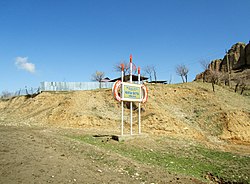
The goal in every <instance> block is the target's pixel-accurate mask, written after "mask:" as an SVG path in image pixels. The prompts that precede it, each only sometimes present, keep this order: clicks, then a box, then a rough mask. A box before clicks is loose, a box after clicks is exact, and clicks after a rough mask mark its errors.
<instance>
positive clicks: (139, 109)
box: [138, 67, 141, 134]
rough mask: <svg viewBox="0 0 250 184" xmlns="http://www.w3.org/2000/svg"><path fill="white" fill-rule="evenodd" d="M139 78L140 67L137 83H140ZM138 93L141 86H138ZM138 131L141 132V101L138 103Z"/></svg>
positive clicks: (139, 73)
mask: <svg viewBox="0 0 250 184" xmlns="http://www.w3.org/2000/svg"><path fill="white" fill-rule="evenodd" d="M140 80H141V69H140V67H138V84H139V85H140V83H141V82H140ZM140 95H141V88H140ZM138 133H139V134H141V102H139V105H138Z"/></svg>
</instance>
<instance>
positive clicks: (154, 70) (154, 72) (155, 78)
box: [152, 66, 157, 81]
mask: <svg viewBox="0 0 250 184" xmlns="http://www.w3.org/2000/svg"><path fill="white" fill-rule="evenodd" d="M152 70H153V75H154V80H155V81H157V77H156V74H157V73H156V67H155V66H152Z"/></svg>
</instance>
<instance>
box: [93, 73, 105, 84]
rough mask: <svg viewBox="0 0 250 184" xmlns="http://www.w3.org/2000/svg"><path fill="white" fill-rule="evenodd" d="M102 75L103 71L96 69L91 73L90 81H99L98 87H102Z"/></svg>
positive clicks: (103, 74)
mask: <svg viewBox="0 0 250 184" xmlns="http://www.w3.org/2000/svg"><path fill="white" fill-rule="evenodd" d="M104 76H105V73H104V72H101V71H96V72H95V73H94V74H92V81H97V82H99V88H102V79H103V78H104Z"/></svg>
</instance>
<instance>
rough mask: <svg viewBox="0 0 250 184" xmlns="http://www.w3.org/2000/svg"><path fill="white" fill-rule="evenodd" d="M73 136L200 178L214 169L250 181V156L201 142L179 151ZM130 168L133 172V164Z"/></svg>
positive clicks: (219, 174) (232, 179)
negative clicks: (207, 145)
mask: <svg viewBox="0 0 250 184" xmlns="http://www.w3.org/2000/svg"><path fill="white" fill-rule="evenodd" d="M71 138H73V139H76V140H80V141H83V142H85V143H88V144H91V145H95V146H98V147H101V148H104V149H106V150H109V151H113V152H116V153H118V154H121V155H123V156H125V157H128V158H130V159H133V160H135V161H139V162H141V163H144V164H148V165H156V166H160V167H162V168H164V169H166V170H168V171H172V172H176V173H181V174H185V175H189V176H192V177H196V178H198V179H204V177H205V175H206V173H211V174H212V175H213V176H215V177H216V178H219V179H220V180H221V181H224V182H229V181H230V182H241V183H250V179H249V178H248V177H249V173H250V168H249V165H250V157H247V156H239V155H234V154H232V153H228V152H220V151H214V150H210V149H207V148H204V147H201V146H191V148H179V149H180V150H178V151H176V148H175V149H172V148H168V150H164V151H155V150H150V149H145V148H139V147H137V146H131V145H128V144H126V143H124V142H109V143H104V142H102V140H101V139H100V138H94V137H92V136H71ZM169 149H170V150H169ZM128 172H130V169H129V168H128ZM131 172H132V171H131Z"/></svg>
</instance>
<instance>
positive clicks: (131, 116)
mask: <svg viewBox="0 0 250 184" xmlns="http://www.w3.org/2000/svg"><path fill="white" fill-rule="evenodd" d="M129 61H130V62H129V66H130V83H131V84H132V74H133V64H132V55H130V57H129ZM132 134H133V103H132V102H130V135H132Z"/></svg>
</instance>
